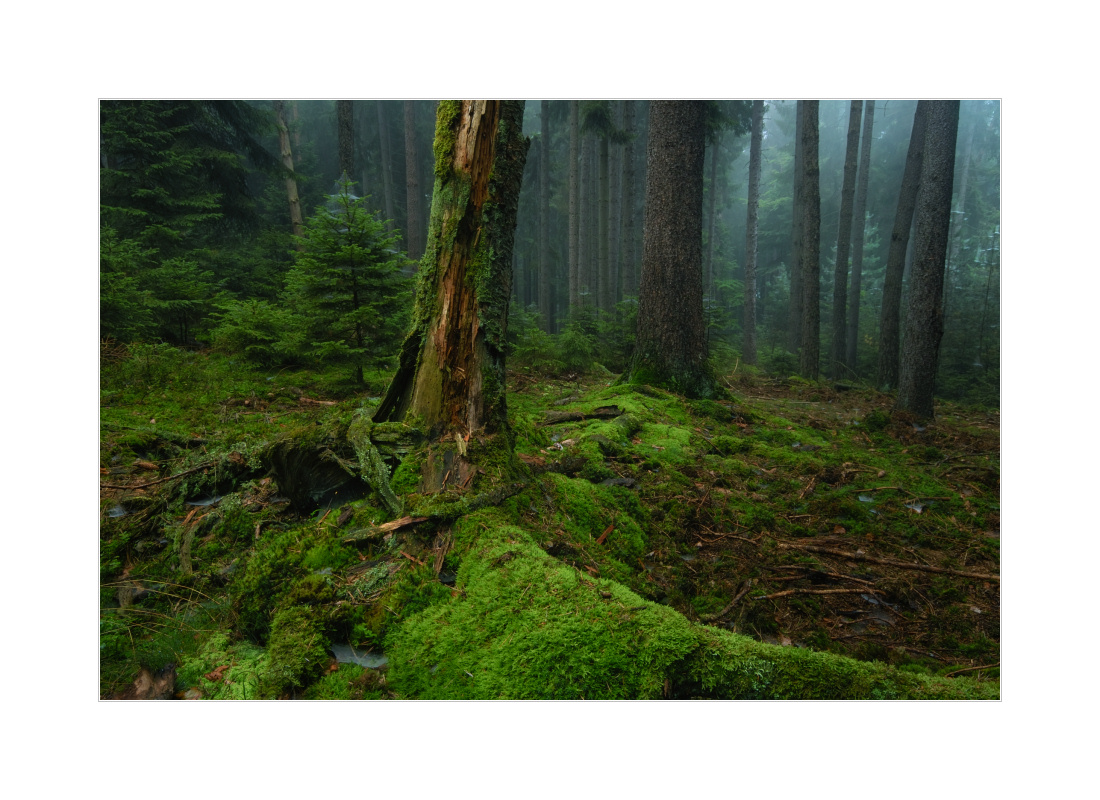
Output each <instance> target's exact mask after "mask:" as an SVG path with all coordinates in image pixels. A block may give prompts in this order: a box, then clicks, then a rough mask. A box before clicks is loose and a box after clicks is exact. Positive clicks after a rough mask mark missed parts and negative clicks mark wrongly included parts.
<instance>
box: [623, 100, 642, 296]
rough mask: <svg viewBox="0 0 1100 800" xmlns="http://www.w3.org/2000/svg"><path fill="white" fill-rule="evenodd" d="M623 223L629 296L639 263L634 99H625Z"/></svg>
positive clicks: (635, 283) (635, 285) (625, 285)
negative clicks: (635, 199) (636, 222)
mask: <svg viewBox="0 0 1100 800" xmlns="http://www.w3.org/2000/svg"><path fill="white" fill-rule="evenodd" d="M623 132H624V134H625V136H626V144H625V145H624V146H623V224H622V265H623V266H622V275H623V277H622V291H623V295H624V296H627V297H637V295H638V265H637V256H636V249H635V247H634V101H633V100H624V101H623Z"/></svg>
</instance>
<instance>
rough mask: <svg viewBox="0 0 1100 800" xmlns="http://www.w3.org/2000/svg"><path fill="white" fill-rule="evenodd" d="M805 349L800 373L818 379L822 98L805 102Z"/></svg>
mask: <svg viewBox="0 0 1100 800" xmlns="http://www.w3.org/2000/svg"><path fill="white" fill-rule="evenodd" d="M802 107H803V113H802V173H803V182H802V202H801V206H802V259H801V261H802V349H801V351H800V355H799V360H798V364H799V373H800V374H801V375H802V377H803V378H809V379H811V380H816V379H817V375H818V369H819V366H818V362H819V360H820V352H821V341H820V333H821V186H820V174H821V172H820V169H819V167H818V162H817V148H818V138H819V137H818V130H817V117H818V101H817V100H804V101H802Z"/></svg>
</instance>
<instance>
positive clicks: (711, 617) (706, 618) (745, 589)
mask: <svg viewBox="0 0 1100 800" xmlns="http://www.w3.org/2000/svg"><path fill="white" fill-rule="evenodd" d="M751 588H752V581H749V580H747V581H745V582H744V583H742V584H741V590H740V591H739V592H738V593H737V594H736V595H735V596H734V598H733V599H732V600H730V602H729V605H727V606H726V607H725V608H723V609H722V610H721V611H719V612H718V613H717V614H707V615H700V617H699V619H700V620H702V621H703V622H714V621H715V620H719V619H721V618H722V617H724V616H726V614H728V613H729V612H730V611H731V610H732V609H733V607H734V606H735V605H737V604H738V603H739V602H741V598H742V597H744V596H745V595H746V594H748V593H749V589H751Z"/></svg>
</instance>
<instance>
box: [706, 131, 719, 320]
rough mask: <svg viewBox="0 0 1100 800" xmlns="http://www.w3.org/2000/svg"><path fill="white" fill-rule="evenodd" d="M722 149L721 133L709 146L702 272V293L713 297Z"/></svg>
mask: <svg viewBox="0 0 1100 800" xmlns="http://www.w3.org/2000/svg"><path fill="white" fill-rule="evenodd" d="M721 149H722V134H721V133H719V134H718V135H717V136H715V138H714V143H713V144H712V145H711V147H710V190H709V192H708V193H707V194H708V197H707V263H706V267H705V269H704V272H703V274H704V275H705V276H706V277H705V278H704V279H703V294H704V295H710V297H712V298H713V297H714V251H715V246H714V245H715V242H714V232H715V231H716V230H717V229H718V194H719V192H718V153H719V152H720V151H721Z"/></svg>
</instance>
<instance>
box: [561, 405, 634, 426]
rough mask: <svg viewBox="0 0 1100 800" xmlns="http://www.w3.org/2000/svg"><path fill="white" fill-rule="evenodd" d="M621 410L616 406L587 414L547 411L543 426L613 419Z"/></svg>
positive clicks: (598, 409)
mask: <svg viewBox="0 0 1100 800" xmlns="http://www.w3.org/2000/svg"><path fill="white" fill-rule="evenodd" d="M622 414H623V410H622V409H621V408H619V407H618V406H600V407H599V408H594V409H592V410H591V411H589V412H588V413H587V414H586V413H584V412H581V411H547V412H546V419H544V420H543V421H542V424H543V425H557V424H559V423H562V422H584V421H585V420H589V419H614V418H615V417H620V416H622Z"/></svg>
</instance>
